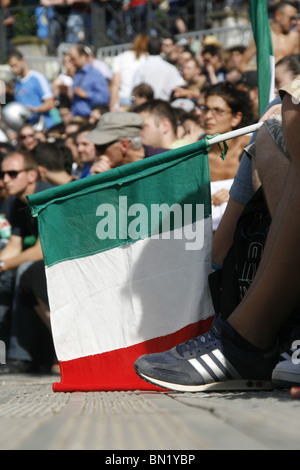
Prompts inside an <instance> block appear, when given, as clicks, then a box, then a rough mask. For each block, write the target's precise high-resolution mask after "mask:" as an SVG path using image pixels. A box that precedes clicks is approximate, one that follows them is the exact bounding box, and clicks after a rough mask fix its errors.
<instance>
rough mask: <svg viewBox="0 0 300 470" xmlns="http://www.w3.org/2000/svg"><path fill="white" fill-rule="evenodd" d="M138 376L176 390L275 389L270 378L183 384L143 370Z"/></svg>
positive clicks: (159, 385)
mask: <svg viewBox="0 0 300 470" xmlns="http://www.w3.org/2000/svg"><path fill="white" fill-rule="evenodd" d="M136 372H137V374H138V376H139V377H140V378H141V379H143V380H145V381H146V382H149V383H151V384H154V385H156V386H157V387H162V388H164V389H167V390H172V391H175V392H192V393H193V392H213V391H220V392H221V391H222V392H226V391H250V390H272V389H274V384H272V382H271V381H270V380H229V381H227V382H214V383H210V384H205V385H181V384H173V383H168V382H164V381H162V380H158V379H154V378H152V377H148V376H147V375H144V374H142V373H141V372H138V371H136Z"/></svg>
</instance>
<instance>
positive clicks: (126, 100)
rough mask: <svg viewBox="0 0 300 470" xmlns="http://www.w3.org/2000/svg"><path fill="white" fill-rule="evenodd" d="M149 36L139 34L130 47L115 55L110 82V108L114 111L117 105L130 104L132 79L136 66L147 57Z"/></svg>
mask: <svg viewBox="0 0 300 470" xmlns="http://www.w3.org/2000/svg"><path fill="white" fill-rule="evenodd" d="M148 40H149V36H147V35H145V34H139V35H138V36H137V37H136V38H135V40H134V41H133V43H132V46H131V48H130V49H129V50H128V51H125V52H123V53H121V54H119V55H118V56H116V57H115V59H114V61H113V63H112V72H113V78H112V82H111V88H110V90H111V99H110V110H111V111H116V110H117V109H118V107H119V106H131V105H132V103H131V95H132V90H133V88H134V87H133V79H134V75H135V72H136V70H137V68H138V67H139V66H140V65H141V64H142V63H144V62H145V60H146V58H147V57H148V52H147V45H148Z"/></svg>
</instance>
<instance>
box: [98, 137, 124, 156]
mask: <svg viewBox="0 0 300 470" xmlns="http://www.w3.org/2000/svg"><path fill="white" fill-rule="evenodd" d="M117 142H120V141H119V140H114V141H113V142H109V144H105V145H97V144H95V147H96V151H97V154H98V155H103V154H104V153H105V150H106V149H107V148H108V147H110V146H111V145H113V144H116V143H117Z"/></svg>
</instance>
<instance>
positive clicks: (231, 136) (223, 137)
mask: <svg viewBox="0 0 300 470" xmlns="http://www.w3.org/2000/svg"><path fill="white" fill-rule="evenodd" d="M262 125H263V122H257V123H256V124H252V125H251V126H246V127H242V128H241V129H236V130H235V131H231V132H226V133H225V134H220V135H217V136H216V137H212V138H211V139H208V142H209V145H214V144H218V143H220V142H224V141H225V140H230V139H234V138H235V137H239V136H241V135H245V134H251V133H252V132H256V131H258V129H260V128H261V126H262Z"/></svg>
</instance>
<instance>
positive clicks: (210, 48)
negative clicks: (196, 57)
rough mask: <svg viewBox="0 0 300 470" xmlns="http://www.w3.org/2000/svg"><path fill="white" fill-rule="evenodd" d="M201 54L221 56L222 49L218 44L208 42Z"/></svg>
mask: <svg viewBox="0 0 300 470" xmlns="http://www.w3.org/2000/svg"><path fill="white" fill-rule="evenodd" d="M201 54H202V55H203V54H210V55H212V56H215V55H218V56H221V51H220V49H219V48H218V47H217V46H215V45H213V44H208V45H207V46H205V47H204V49H203V50H202V52H201Z"/></svg>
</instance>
